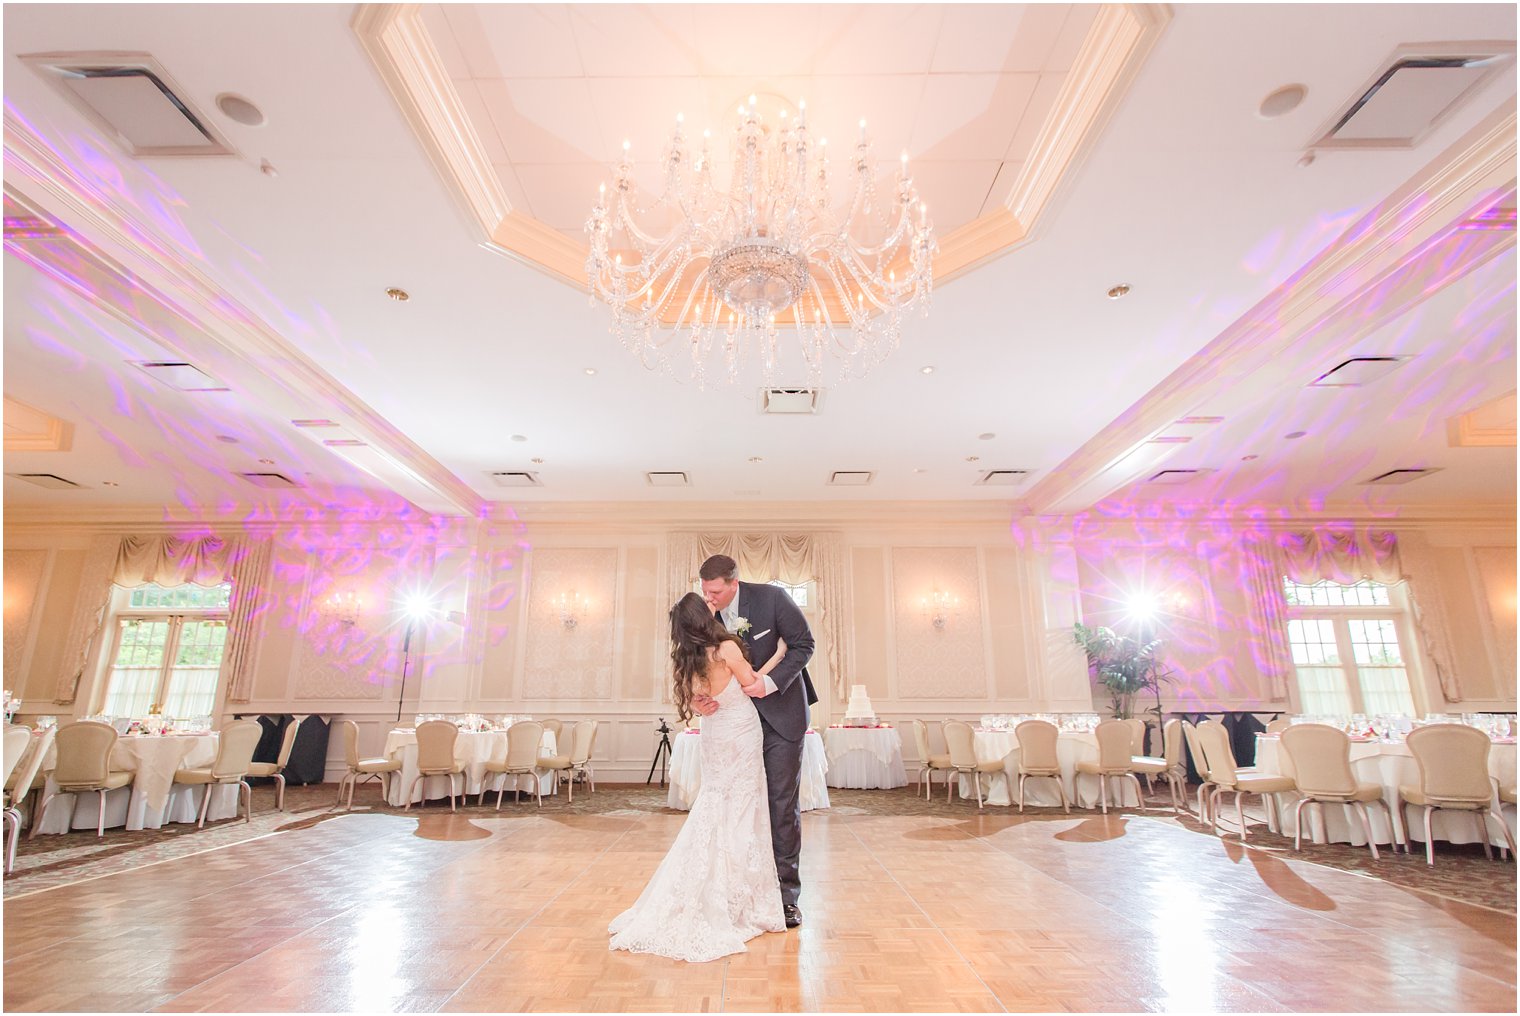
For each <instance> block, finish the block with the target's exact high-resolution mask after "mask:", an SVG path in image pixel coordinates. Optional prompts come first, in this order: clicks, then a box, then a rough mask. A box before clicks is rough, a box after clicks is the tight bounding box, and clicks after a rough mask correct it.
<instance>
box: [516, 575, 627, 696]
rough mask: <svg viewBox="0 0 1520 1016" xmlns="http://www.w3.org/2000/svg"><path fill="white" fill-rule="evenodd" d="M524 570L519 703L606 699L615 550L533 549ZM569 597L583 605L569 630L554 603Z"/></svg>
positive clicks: (609, 685)
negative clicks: (525, 619)
mask: <svg viewBox="0 0 1520 1016" xmlns="http://www.w3.org/2000/svg"><path fill="white" fill-rule="evenodd" d="M528 567H529V585H528V623H527V630H526V632H525V634H526V636H527V647H526V649H527V653H526V659H525V660H524V661H523V682H522V695H523V697H524V698H528V699H559V700H565V699H608V698H611V697H612V693H613V689H612V654H613V634H614V622H615V621H616V619H617V615H616V610H615V609H614V608H615V607H616V605H617V573H618V552H617V550H616V549H614V548H610V547H609V548H606V549H600V548H598V549H584V550H581V549H575V550H572V549H562V548H547V547H545V548H539V549H537V550H535V551H534V552H533V559H532V561H531V563H530V564H529V566H528ZM571 593H574V594H576V595H578V596H579V597H580V598H581V599H582V601H583V602H584V606H583V607H582V609H581V611H580V614H579V616H577V618H576V623H575V625H574V626H573V627H571V626H567V625H566V624H565V622H564V620H563V618H562V617H561V613H560V608H559V605H558V602H557V601H558V598H559V597H561V596H565V595H569V594H571Z"/></svg>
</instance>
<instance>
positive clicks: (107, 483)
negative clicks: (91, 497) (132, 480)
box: [100, 480, 121, 487]
mask: <svg viewBox="0 0 1520 1016" xmlns="http://www.w3.org/2000/svg"><path fill="white" fill-rule="evenodd" d="M100 483H101V485H102V486H105V487H120V486H121V484H119V483H117V482H116V481H115V480H101V481H100Z"/></svg>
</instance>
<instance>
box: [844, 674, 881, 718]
mask: <svg viewBox="0 0 1520 1016" xmlns="http://www.w3.org/2000/svg"><path fill="white" fill-rule="evenodd" d="M844 725H845V726H846V727H874V726H876V711H875V710H874V709H872V708H871V696H869V695H867V694H866V686H865V685H863V684H852V685H850V704H849V706H848V707H847V708H846V709H845V713H844Z"/></svg>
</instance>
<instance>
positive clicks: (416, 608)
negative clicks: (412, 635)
mask: <svg viewBox="0 0 1520 1016" xmlns="http://www.w3.org/2000/svg"><path fill="white" fill-rule="evenodd" d="M401 612H402V614H404V615H405V616H406V618H407V620H409V621H426V620H427V619H429V618H431V617H432V616H433V615H434V614H435V613H436V608H435V607H434V606H433V598H432V597H431V596H429V595H428V594H427V593H408V594H407V595H406V598H405V599H403V600H402V601H401Z"/></svg>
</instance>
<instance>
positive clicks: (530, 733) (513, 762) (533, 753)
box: [478, 720, 544, 811]
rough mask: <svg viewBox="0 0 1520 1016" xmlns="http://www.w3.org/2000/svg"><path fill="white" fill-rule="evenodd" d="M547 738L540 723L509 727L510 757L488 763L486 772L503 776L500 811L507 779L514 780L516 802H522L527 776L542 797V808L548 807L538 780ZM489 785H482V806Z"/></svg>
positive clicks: (498, 792) (499, 790) (498, 795)
mask: <svg viewBox="0 0 1520 1016" xmlns="http://www.w3.org/2000/svg"><path fill="white" fill-rule="evenodd" d="M543 739H544V725H543V724H542V723H540V722H538V721H537V720H523V721H521V722H519V723H514V724H512V726H510V727H508V728H507V754H506V756H505V757H504V758H502V759H500V760H497V759H492V760H491V761H489V762H487V763H486V772H488V773H492V774H495V775H500V776H502V777H503V779H502V781H501V783H500V784H498V785H497V787H496V810H497V811H500V810H501V798H502V795H503V794H504V793H506V790H507V781H506V779H505V777H507V776H510V777H512V800H514V801H520V800H522V778H523V777H524V776H527V777H529V778H530V779H532V781H533V793H534V795H535V796H536V797H537V798H538V806H539V807H540V808H542V807H543V806H544V785H543V782H542V781H541V780H540V779H539V778H538V769H539V768H540V766H541V763H540V762H539V759H538V747H539V744H540V743H541V742H542V741H543ZM486 782H488V781H482V782H481V784H480V801H479V802H478V803H480V804H484V803H485V800H486Z"/></svg>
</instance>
